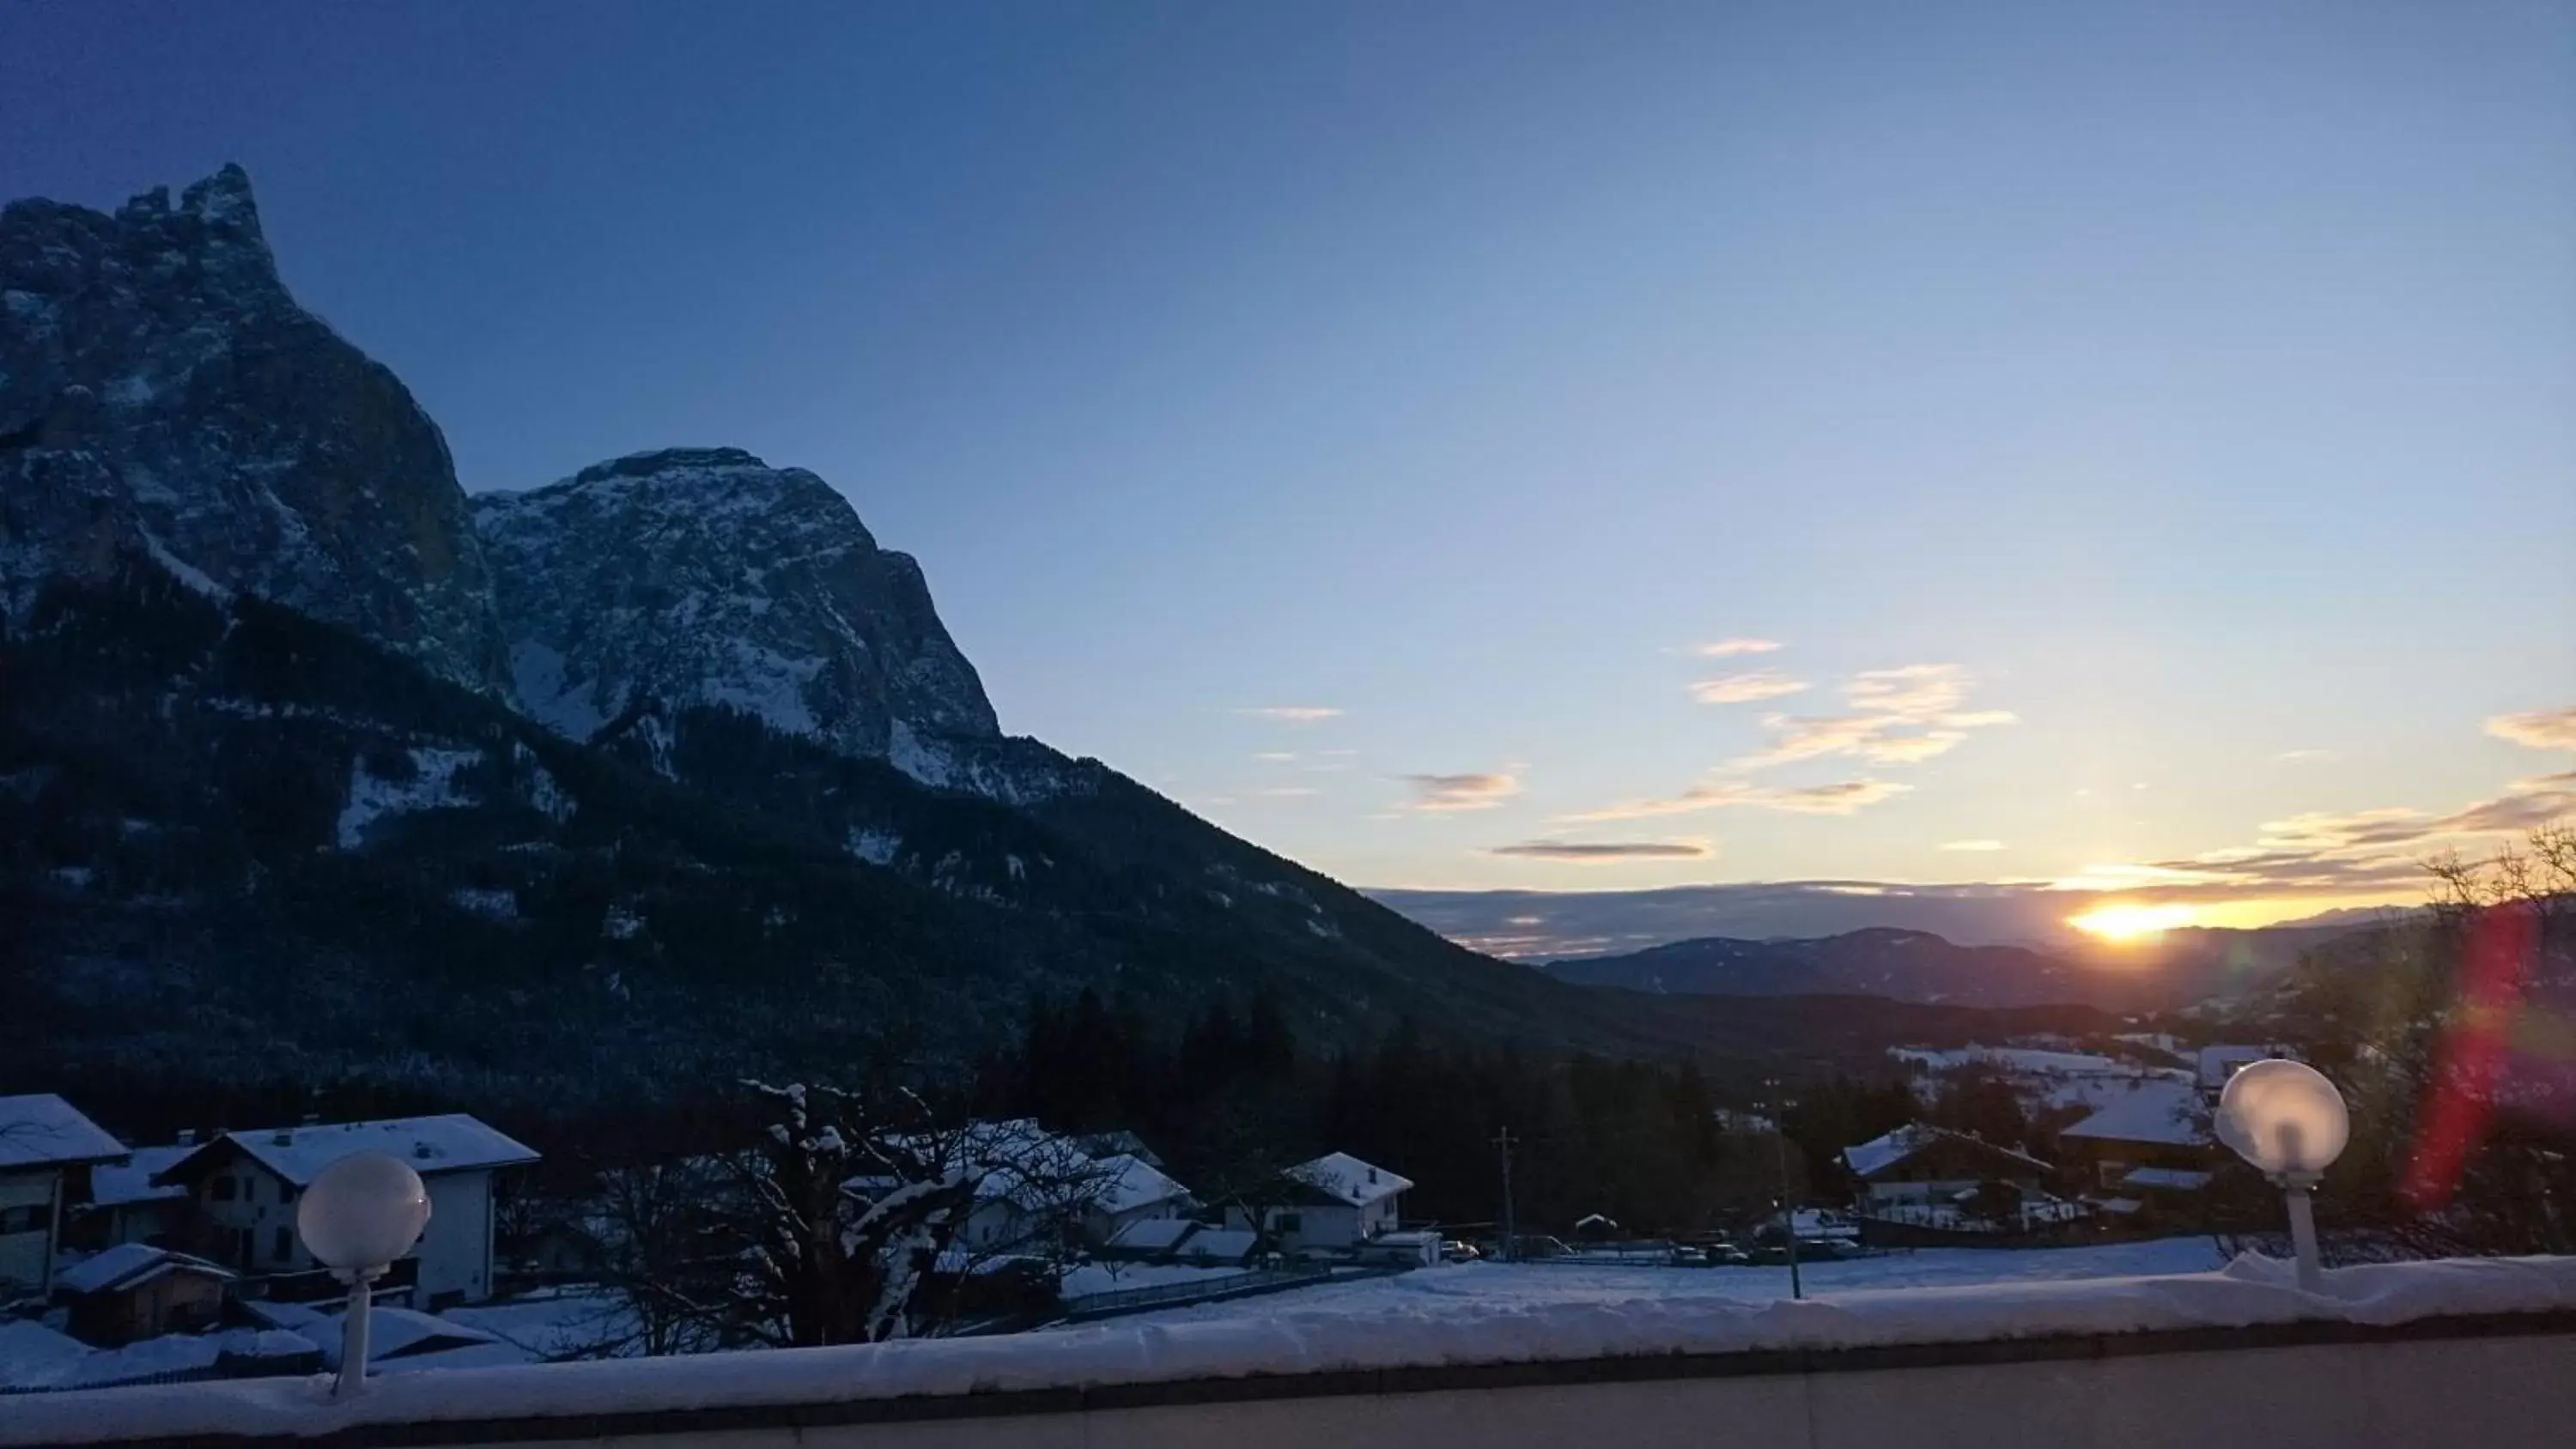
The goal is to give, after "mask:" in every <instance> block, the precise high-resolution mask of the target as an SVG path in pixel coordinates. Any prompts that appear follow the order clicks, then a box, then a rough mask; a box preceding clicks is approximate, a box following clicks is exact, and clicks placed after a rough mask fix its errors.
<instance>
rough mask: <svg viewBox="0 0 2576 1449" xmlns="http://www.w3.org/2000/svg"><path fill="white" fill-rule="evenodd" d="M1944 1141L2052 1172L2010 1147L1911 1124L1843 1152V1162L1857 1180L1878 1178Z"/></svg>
mask: <svg viewBox="0 0 2576 1449" xmlns="http://www.w3.org/2000/svg"><path fill="white" fill-rule="evenodd" d="M1944 1142H1951V1143H1959V1144H1963V1145H1965V1146H1967V1147H1969V1148H1971V1149H1972V1150H1974V1151H1977V1152H1981V1153H1994V1154H1999V1155H2001V1156H2004V1157H2009V1158H2011V1159H2013V1160H2014V1161H2015V1162H2018V1163H2020V1164H2021V1165H2023V1166H2025V1167H2028V1168H2030V1169H2031V1170H2033V1171H2035V1172H2046V1171H2048V1170H2049V1167H2048V1164H2047V1163H2045V1162H2042V1161H2040V1160H2039V1159H2038V1158H2036V1157H2033V1156H2031V1155H2030V1154H2029V1153H2027V1152H2016V1151H2014V1150H2013V1149H2012V1148H2009V1147H1999V1146H1997V1145H1996V1144H1994V1143H1992V1142H1988V1141H1986V1140H1985V1139H1984V1138H1982V1137H1971V1136H1969V1135H1968V1134H1966V1133H1964V1132H1951V1131H1948V1130H1946V1129H1943V1128H1940V1127H1933V1126H1930V1125H1927V1124H1925V1123H1921V1122H1915V1123H1909V1124H1908V1125H1906V1126H1903V1127H1899V1128H1897V1129H1896V1130H1895V1131H1893V1132H1890V1133H1888V1134H1887V1135H1886V1136H1884V1137H1874V1138H1872V1139H1870V1140H1869V1141H1867V1142H1864V1143H1862V1144H1860V1145H1859V1146H1858V1147H1846V1148H1844V1149H1843V1161H1844V1163H1845V1164H1847V1165H1848V1166H1849V1167H1850V1168H1851V1170H1852V1175H1853V1176H1855V1177H1876V1176H1877V1175H1878V1174H1880V1173H1882V1172H1885V1171H1887V1170H1888V1169H1889V1168H1891V1167H1894V1166H1896V1165H1897V1164H1898V1163H1900V1162H1903V1161H1904V1160H1906V1159H1907V1158H1909V1157H1912V1156H1913V1155H1915V1154H1916V1153H1918V1152H1921V1151H1923V1150H1924V1149H1926V1148H1929V1147H1933V1146H1936V1145H1938V1144H1940V1143H1944Z"/></svg>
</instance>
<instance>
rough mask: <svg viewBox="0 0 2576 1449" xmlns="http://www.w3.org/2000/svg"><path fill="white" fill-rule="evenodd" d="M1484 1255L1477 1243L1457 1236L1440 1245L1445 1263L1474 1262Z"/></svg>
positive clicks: (1441, 1258)
mask: <svg viewBox="0 0 2576 1449" xmlns="http://www.w3.org/2000/svg"><path fill="white" fill-rule="evenodd" d="M1483 1256H1485V1255H1484V1254H1483V1253H1482V1252H1480V1251H1478V1250H1477V1248H1476V1245H1475V1244H1473V1243H1470V1242H1464V1241H1462V1240H1460V1239H1457V1238H1451V1239H1450V1240H1449V1241H1447V1242H1445V1243H1442V1244H1441V1245H1440V1261H1441V1262H1444V1263H1472V1262H1475V1261H1476V1260H1477V1259H1479V1258H1482V1257H1483Z"/></svg>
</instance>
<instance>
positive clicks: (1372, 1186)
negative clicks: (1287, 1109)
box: [1225, 1152, 1413, 1253]
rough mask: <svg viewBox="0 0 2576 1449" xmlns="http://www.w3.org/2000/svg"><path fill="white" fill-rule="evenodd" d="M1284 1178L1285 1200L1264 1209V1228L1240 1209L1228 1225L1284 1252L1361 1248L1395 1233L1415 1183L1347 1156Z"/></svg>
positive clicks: (1301, 1167) (1303, 1166)
mask: <svg viewBox="0 0 2576 1449" xmlns="http://www.w3.org/2000/svg"><path fill="white" fill-rule="evenodd" d="M1285 1178H1286V1187H1287V1192H1286V1194H1285V1198H1286V1200H1285V1201H1283V1202H1278V1203H1271V1204H1265V1205H1263V1206H1262V1207H1261V1208H1260V1217H1261V1220H1260V1221H1259V1222H1257V1223H1256V1222H1255V1221H1253V1214H1252V1211H1251V1210H1249V1209H1247V1208H1246V1207H1244V1206H1242V1205H1241V1204H1235V1205H1230V1206H1228V1207H1227V1208H1226V1210H1225V1225H1226V1226H1227V1227H1228V1228H1233V1229H1239V1230H1248V1231H1259V1232H1263V1233H1266V1234H1268V1235H1269V1237H1270V1240H1271V1241H1272V1242H1273V1243H1274V1244H1276V1245H1277V1246H1278V1248H1279V1249H1280V1251H1282V1252H1288V1253H1295V1252H1301V1251H1309V1250H1318V1249H1342V1248H1356V1247H1358V1246H1360V1245H1361V1244H1363V1243H1365V1242H1367V1241H1369V1240H1370V1239H1371V1238H1374V1237H1377V1236H1378V1235H1380V1234H1381V1233H1389V1232H1393V1231H1394V1230H1395V1227H1396V1223H1397V1220H1398V1218H1399V1216H1400V1209H1401V1208H1402V1206H1403V1201H1404V1194H1405V1191H1406V1189H1408V1188H1410V1187H1412V1186H1413V1179H1411V1178H1409V1177H1399V1176H1397V1175H1396V1174H1395V1173H1393V1172H1390V1171H1388V1170H1387V1169H1385V1168H1383V1167H1379V1166H1377V1165H1376V1164H1374V1163H1369V1162H1362V1161H1361V1160H1360V1159H1358V1158H1356V1157H1353V1156H1351V1155H1350V1154H1349V1153H1347V1152H1328V1153H1326V1154H1325V1155H1323V1156H1321V1157H1318V1158H1316V1159H1315V1160H1314V1161H1312V1162H1301V1163H1299V1164H1298V1165H1296V1166H1295V1167H1292V1168H1289V1169H1288V1171H1287V1172H1286V1174H1285Z"/></svg>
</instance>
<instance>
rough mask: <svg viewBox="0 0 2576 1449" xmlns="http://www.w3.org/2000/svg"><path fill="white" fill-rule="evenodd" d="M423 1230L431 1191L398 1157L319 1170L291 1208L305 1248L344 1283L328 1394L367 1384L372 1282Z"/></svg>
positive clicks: (349, 1160) (368, 1156) (350, 1160)
mask: <svg viewBox="0 0 2576 1449" xmlns="http://www.w3.org/2000/svg"><path fill="white" fill-rule="evenodd" d="M428 1225H429V1190H428V1189H427V1188H424V1187H422V1186H421V1182H420V1174H419V1173H417V1172H414V1171H412V1170H411V1168H410V1166H409V1165H408V1164H406V1163H405V1162H403V1160H402V1159H400V1158H398V1157H388V1156H386V1155H385V1154H384V1153H381V1152H362V1153H359V1154H358V1155H356V1156H354V1157H343V1158H341V1159H340V1160H339V1161H337V1162H335V1163H332V1164H331V1165H330V1166H329V1167H326V1168H324V1169H322V1171H321V1173H320V1175H319V1176H316V1177H315V1178H314V1179H313V1185H312V1186H311V1187H308V1188H306V1189H305V1190H304V1196H303V1198H302V1199H301V1200H299V1201H298V1202H297V1203H296V1204H295V1232H296V1235H297V1236H298V1237H301V1238H302V1239H303V1240H304V1250H305V1251H306V1252H308V1253H311V1254H312V1255H313V1256H314V1258H315V1259H317V1260H319V1261H320V1263H321V1264H322V1266H323V1267H325V1268H328V1269H330V1270H331V1276H332V1277H334V1278H337V1279H339V1280H340V1281H341V1282H343V1283H346V1284H348V1285H349V1311H348V1312H347V1313H345V1314H343V1315H342V1327H341V1330H340V1377H339V1380H338V1382H336V1383H334V1384H333V1385H332V1387H331V1396H332V1397H333V1398H335V1399H346V1398H352V1397H354V1396H356V1395H357V1394H358V1393H359V1392H360V1391H361V1390H363V1389H364V1388H365V1387H366V1382H367V1313H368V1310H369V1308H370V1307H371V1306H372V1303H373V1299H374V1296H375V1290H374V1288H373V1286H372V1285H373V1284H374V1283H375V1281H376V1280H377V1279H378V1278H381V1277H383V1276H384V1272H385V1270H386V1269H387V1268H390V1267H392V1266H393V1262H394V1259H396V1258H399V1257H401V1256H402V1255H403V1254H404V1253H407V1252H409V1251H410V1250H411V1245H412V1244H413V1243H415V1242H418V1241H419V1240H420V1230H421V1229H422V1228H424V1227H427V1226H428Z"/></svg>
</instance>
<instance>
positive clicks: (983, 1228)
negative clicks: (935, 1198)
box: [843, 1117, 1197, 1253]
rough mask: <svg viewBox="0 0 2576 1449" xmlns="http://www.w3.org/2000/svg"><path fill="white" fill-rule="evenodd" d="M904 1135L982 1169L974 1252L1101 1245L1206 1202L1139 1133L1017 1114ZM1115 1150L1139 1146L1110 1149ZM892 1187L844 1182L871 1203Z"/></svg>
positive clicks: (967, 1237)
mask: <svg viewBox="0 0 2576 1449" xmlns="http://www.w3.org/2000/svg"><path fill="white" fill-rule="evenodd" d="M897 1140H898V1141H902V1142H906V1143H909V1144H911V1145H913V1146H917V1147H922V1146H929V1147H936V1148H937V1149H938V1150H939V1152H940V1153H941V1154H942V1155H943V1156H949V1157H953V1158H954V1159H955V1161H956V1163H957V1165H958V1166H959V1167H961V1168H963V1169H964V1170H966V1171H970V1172H973V1173H975V1174H976V1175H977V1181H976V1185H975V1204H974V1206H973V1207H972V1208H971V1209H969V1210H968V1213H967V1217H966V1222H965V1225H964V1226H963V1228H962V1229H961V1230H960V1231H959V1234H958V1245H959V1246H960V1247H961V1248H963V1249H965V1250H966V1251H968V1252H969V1253H995V1252H1018V1251H1043V1250H1047V1249H1050V1248H1056V1247H1063V1246H1069V1245H1070V1244H1071V1243H1073V1242H1075V1241H1077V1240H1078V1241H1080V1242H1082V1243H1085V1244H1088V1245H1090V1246H1093V1247H1099V1246H1101V1245H1103V1244H1106V1243H1108V1242H1109V1241H1110V1240H1111V1239H1112V1238H1115V1237H1116V1236H1117V1235H1118V1234H1119V1233H1120V1232H1122V1231H1124V1230H1125V1229H1127V1228H1129V1227H1130V1226H1132V1225H1134V1224H1137V1223H1140V1222H1145V1221H1148V1220H1151V1219H1160V1218H1176V1217H1178V1216H1180V1215H1181V1214H1182V1213H1184V1212H1186V1211H1188V1210H1189V1209H1190V1208H1192V1207H1195V1206H1196V1205H1197V1202H1196V1199H1194V1198H1193V1197H1192V1196H1191V1195H1190V1190H1189V1189H1188V1188H1186V1187H1184V1186H1182V1185H1181V1184H1180V1183H1179V1182H1176V1181H1174V1180H1173V1179H1172V1178H1171V1177H1170V1176H1169V1175H1168V1174H1166V1173H1165V1172H1164V1171H1163V1170H1162V1165H1161V1162H1160V1160H1159V1159H1157V1158H1156V1157H1155V1156H1154V1155H1153V1153H1152V1152H1150V1151H1148V1150H1144V1144H1143V1143H1142V1142H1141V1141H1139V1140H1138V1139H1137V1137H1136V1135H1135V1134H1134V1133H1132V1132H1116V1133H1094V1134H1092V1135H1090V1136H1087V1137H1073V1136H1067V1135H1065V1134H1062V1133H1057V1132H1050V1131H1048V1130H1047V1129H1046V1128H1045V1127H1043V1126H1041V1125H1040V1124H1039V1123H1038V1122H1037V1121H1036V1119H1034V1118H1027V1117H1018V1118H1010V1119H1007V1120H1002V1121H985V1122H971V1123H968V1124H967V1125H966V1126H965V1127H963V1128H961V1129H959V1130H958V1131H957V1132H956V1133H954V1134H953V1136H952V1137H951V1138H950V1140H948V1141H945V1142H939V1141H936V1140H935V1139H933V1138H930V1137H906V1138H899V1139H897ZM1106 1147H1119V1148H1130V1149H1135V1150H1128V1151H1119V1152H1116V1153H1102V1152H1101V1151H1100V1149H1102V1148H1106ZM892 1186H894V1184H893V1183H892V1182H890V1181H887V1180H884V1179H881V1178H877V1177H873V1176H865V1175H863V1176H859V1177H853V1178H851V1179H849V1181H847V1182H846V1183H844V1184H843V1187H844V1188H845V1189H846V1190H847V1191H849V1192H850V1193H852V1194H854V1195H856V1196H857V1197H859V1198H861V1199H863V1200H866V1199H873V1198H874V1197H875V1196H877V1195H878V1194H880V1193H883V1192H885V1191H886V1190H887V1189H889V1188H890V1187H892Z"/></svg>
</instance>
